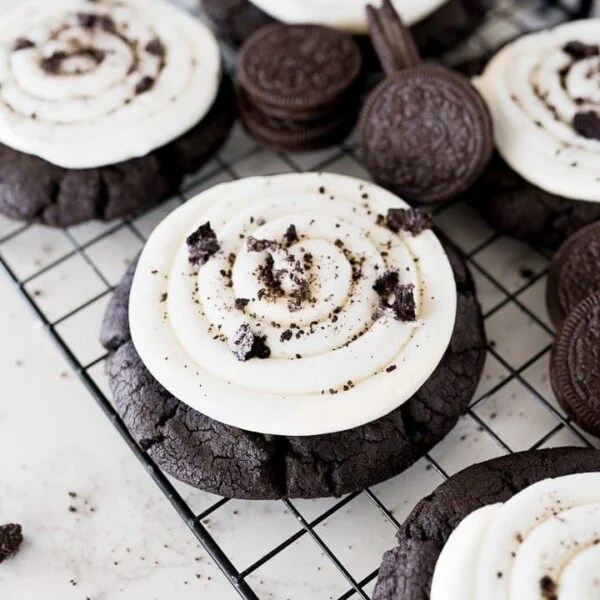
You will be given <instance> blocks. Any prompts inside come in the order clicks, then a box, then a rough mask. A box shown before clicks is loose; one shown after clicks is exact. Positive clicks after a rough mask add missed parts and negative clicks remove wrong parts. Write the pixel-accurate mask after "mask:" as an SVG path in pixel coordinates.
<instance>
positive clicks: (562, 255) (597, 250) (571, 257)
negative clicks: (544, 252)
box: [546, 223, 600, 331]
mask: <svg viewBox="0 0 600 600" xmlns="http://www.w3.org/2000/svg"><path fill="white" fill-rule="evenodd" d="M599 290H600V223H592V224H591V225H588V226H586V227H584V228H582V229H580V230H579V231H578V232H577V233H575V234H574V235H572V236H571V237H570V238H569V239H568V240H567V241H566V242H565V243H564V244H563V245H562V246H561V247H560V249H559V251H558V252H557V253H556V254H555V255H554V258H553V259H552V262H551V263H550V267H549V269H548V283H547V286H546V307H547V308H548V314H549V315H550V318H551V319H552V323H553V324H554V327H555V328H556V330H557V331H558V330H560V328H561V327H562V325H563V323H564V321H565V319H566V318H567V316H568V315H569V314H570V313H571V311H573V310H574V309H575V308H576V307H577V306H578V305H579V303H580V302H582V301H583V300H585V299H586V298H587V297H588V296H590V295H591V294H593V293H594V292H597V291H599Z"/></svg>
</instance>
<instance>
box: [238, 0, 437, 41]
mask: <svg viewBox="0 0 600 600" xmlns="http://www.w3.org/2000/svg"><path fill="white" fill-rule="evenodd" d="M250 1H251V2H252V4H254V5H255V6H257V7H258V8H260V9H261V10H263V11H264V12H266V13H267V14H268V15H271V16H272V17H274V18H275V19H277V20H279V21H282V22H283V23H289V24H298V23H311V24H316V25H326V26H328V27H333V28H335V29H343V30H344V31H348V32H350V33H366V32H367V18H366V13H365V10H366V8H367V5H368V4H377V2H371V1H370V0H250ZM445 2H446V0H419V2H415V1H414V0H393V3H394V6H395V7H396V9H397V10H398V11H399V12H400V14H401V15H402V18H403V20H404V21H405V22H406V23H407V24H408V25H412V24H414V23H418V22H419V21H421V20H423V19H424V18H425V17H427V16H429V15H430V14H431V13H433V12H434V11H435V10H437V9H438V8H440V7H441V6H442V5H443V4H444V3H445Z"/></svg>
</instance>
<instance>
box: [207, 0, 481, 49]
mask: <svg viewBox="0 0 600 600" xmlns="http://www.w3.org/2000/svg"><path fill="white" fill-rule="evenodd" d="M368 4H373V3H372V2H369V1H368V0H324V1H320V2H315V0H202V6H203V7H204V9H205V10H206V12H207V13H208V14H209V16H210V17H211V18H212V19H213V21H214V22H215V24H216V26H217V29H218V31H219V32H220V33H221V34H222V35H224V36H226V37H228V38H229V39H231V40H232V41H233V42H234V43H235V44H236V45H240V44H241V43H243V42H244V41H245V40H246V39H247V38H248V37H250V36H251V35H252V34H253V33H254V32H255V31H257V30H258V29H260V28H261V27H263V26H264V25H268V24H270V23H273V22H279V23H284V24H287V25H298V24H312V25H323V26H326V27H332V28H335V29H338V30H340V31H344V32H346V33H349V34H352V35H355V36H356V37H357V40H358V41H359V43H360V44H361V46H362V47H364V48H365V49H367V53H368V54H371V53H372V49H370V48H369V46H370V44H369V42H368V36H367V30H368V27H367V19H366V16H365V9H366V7H367V5H368ZM490 5H491V2H490V1H489V0H422V1H420V2H414V1H412V0H394V6H395V7H396V9H397V10H398V12H399V13H400V14H401V15H402V18H403V19H404V21H405V22H406V23H407V24H408V25H409V26H411V27H412V31H413V33H414V35H415V39H416V40H417V42H418V44H419V47H420V48H421V49H422V50H423V51H424V52H425V53H427V54H432V53H440V52H442V51H444V50H447V49H448V48H450V47H451V46H453V45H455V44H456V43H458V42H460V41H462V40H463V39H464V38H465V37H467V36H468V35H469V34H471V33H472V32H473V31H474V30H475V28H476V27H477V26H478V25H479V24H480V22H481V21H482V19H483V17H484V16H485V15H486V13H487V11H488V8H489V7H490Z"/></svg>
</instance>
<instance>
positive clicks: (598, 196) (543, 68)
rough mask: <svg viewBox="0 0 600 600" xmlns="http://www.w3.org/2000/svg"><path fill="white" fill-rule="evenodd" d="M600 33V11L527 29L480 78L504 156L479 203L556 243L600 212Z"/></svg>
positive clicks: (504, 226) (494, 217)
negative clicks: (599, 16) (596, 15)
mask: <svg viewBox="0 0 600 600" xmlns="http://www.w3.org/2000/svg"><path fill="white" fill-rule="evenodd" d="M599 36H600V19H587V20H580V21H575V22H572V23H567V24H563V25H559V26H557V27H555V28H553V29H549V30H546V31H542V32H538V33H534V34H531V35H527V36H525V37H522V38H520V39H518V40H517V41H515V42H513V43H511V44H508V45H507V46H505V47H504V48H503V49H502V50H501V51H500V52H499V53H498V54H496V56H495V57H494V58H493V59H492V60H491V61H490V63H489V64H488V66H487V67H486V69H485V70H484V72H483V74H482V75H481V76H480V77H478V78H476V79H475V85H476V87H477V88H478V89H479V91H480V92H481V94H482V95H483V96H484V98H485V99H486V102H487V104H488V106H489V108H490V111H491V113H492V117H493V121H494V134H495V142H496V147H497V149H498V152H499V154H500V156H501V157H502V161H504V164H503V163H502V162H501V161H498V162H497V163H496V164H495V165H494V168H493V170H492V172H491V174H489V175H487V176H486V177H485V178H484V180H483V182H482V183H481V185H480V186H479V188H478V190H477V191H476V193H475V194H474V198H473V203H474V204H475V205H476V206H480V208H481V210H482V212H483V213H484V215H486V216H487V217H488V218H489V220H490V222H491V223H492V224H493V225H494V226H496V227H497V228H498V229H500V230H501V231H504V232H506V233H509V234H515V235H517V236H518V237H521V238H523V239H529V240H531V241H537V242H542V243H548V244H549V245H552V246H556V245H559V244H560V243H561V242H562V241H563V240H564V238H565V237H566V236H567V235H569V234H570V233H572V232H573V231H574V230H575V229H577V227H579V226H581V225H582V224H586V223H587V222H589V221H590V220H594V219H597V218H598V216H599V215H600V211H599V209H598V203H599V202H600V46H599V44H598V38H599ZM506 170H508V171H511V170H512V171H513V172H514V173H515V174H516V176H515V177H513V178H512V181H511V177H510V175H506V174H504V172H505V171H506ZM498 180H499V181H500V182H501V185H499V186H498V185H496V186H494V182H495V181H498ZM503 181H504V182H505V183H504V184H502V182H503ZM486 191H487V193H486ZM583 202H588V203H591V206H587V207H586V206H582V203H583Z"/></svg>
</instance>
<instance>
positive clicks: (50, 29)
mask: <svg viewBox="0 0 600 600" xmlns="http://www.w3.org/2000/svg"><path fill="white" fill-rule="evenodd" d="M220 76H221V63H220V55H219V48H218V45H217V42H216V40H215V38H214V36H213V35H212V34H211V33H210V31H209V30H208V29H207V28H206V27H205V26H204V25H203V24H202V23H200V22H199V21H198V20H196V19H194V18H192V17H191V16H189V15H187V14H186V13H184V12H183V11H181V10H179V9H177V8H175V7H174V6H172V5H170V4H169V3H168V2H165V1H164V0H52V2H39V1H38V0H25V1H23V2H18V3H16V4H15V7H14V8H13V9H12V10H11V11H9V12H8V13H7V14H5V15H3V16H2V18H1V19H0V142H2V143H3V144H6V145H7V146H10V147H12V148H14V149H16V150H20V151H22V152H25V153H27V154H34V155H37V156H40V157H42V158H44V159H46V160H47V161H49V162H51V163H54V164H56V165H59V166H62V167H65V168H73V169H77V168H88V167H99V166H103V165H108V164H115V163H118V162H121V161H124V160H127V159H130V158H134V157H138V156H144V155H146V154H148V153H149V152H150V151H152V150H155V149H156V148H159V147H160V146H163V145H165V144H167V143H168V142H170V141H172V140H173V139H175V138H176V137H178V136H180V135H182V134H183V133H185V132H186V131H187V130H189V129H191V128H192V127H193V126H194V125H196V124H197V123H198V122H199V121H200V120H201V119H202V118H203V117H204V116H205V115H206V113H207V112H208V111H209V110H210V108H211V106H212V104H213V102H214V99H215V97H216V94H217V91H218V86H219V81H220Z"/></svg>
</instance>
